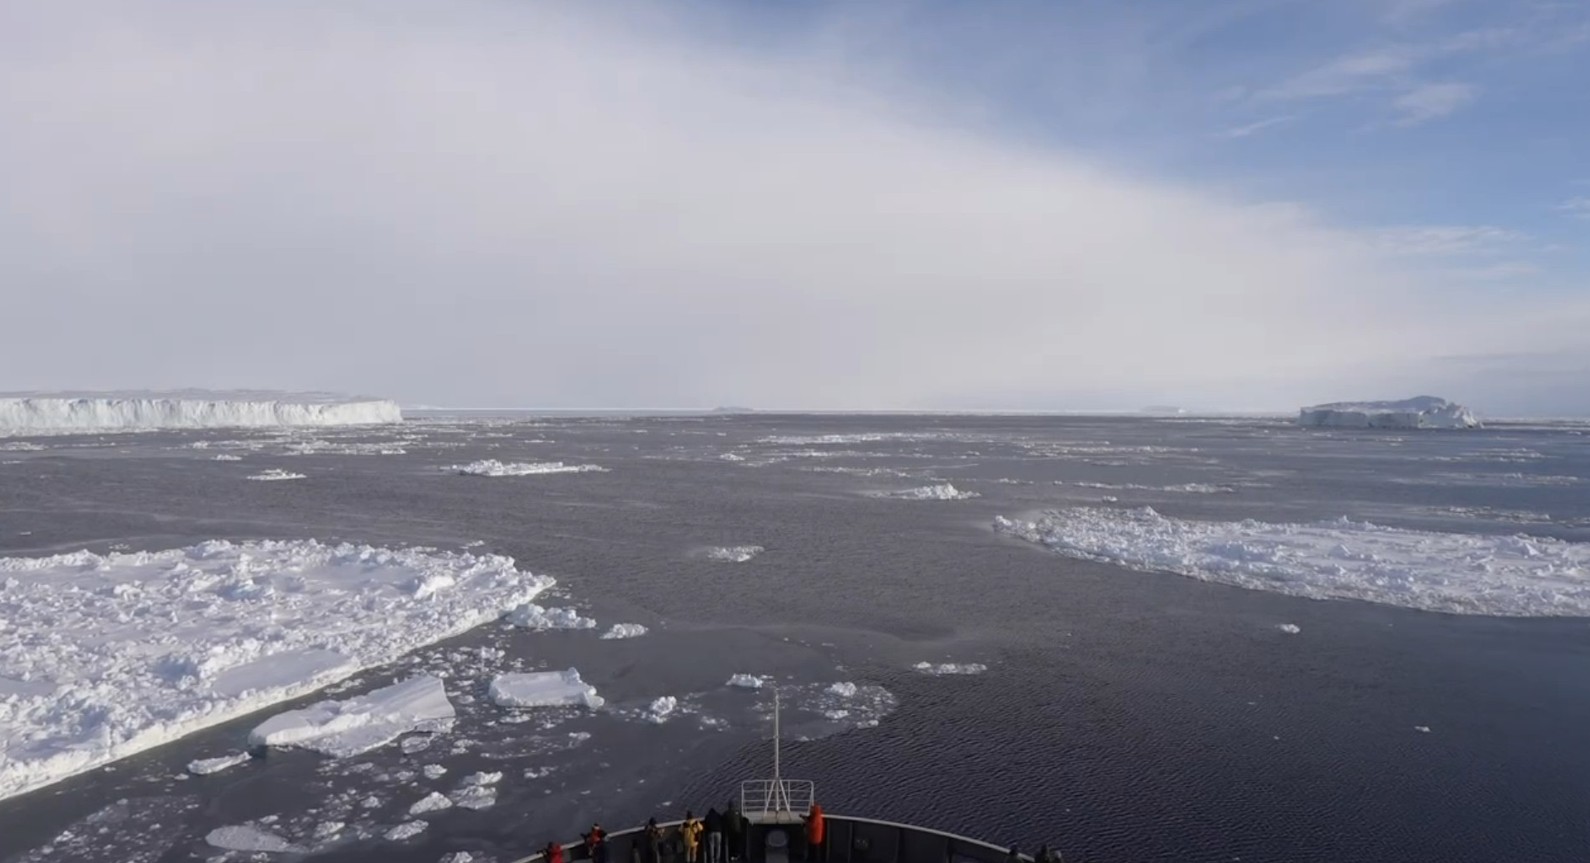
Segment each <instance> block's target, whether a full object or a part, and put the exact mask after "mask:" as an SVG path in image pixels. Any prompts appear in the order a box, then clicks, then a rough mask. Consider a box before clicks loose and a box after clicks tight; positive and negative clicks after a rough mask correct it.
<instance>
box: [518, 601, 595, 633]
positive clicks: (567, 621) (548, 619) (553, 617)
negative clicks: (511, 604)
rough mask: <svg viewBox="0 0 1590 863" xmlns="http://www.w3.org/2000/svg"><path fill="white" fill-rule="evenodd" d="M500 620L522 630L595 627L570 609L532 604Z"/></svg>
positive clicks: (592, 621)
mask: <svg viewBox="0 0 1590 863" xmlns="http://www.w3.org/2000/svg"><path fill="white" fill-rule="evenodd" d="M502 619H503V620H504V621H505V622H507V623H510V624H513V625H514V626H518V627H522V628H524V629H591V628H594V627H595V626H596V621H594V620H592V619H591V618H589V617H581V616H580V613H579V612H577V611H575V610H574V609H572V608H543V607H541V606H539V605H536V604H535V603H533V602H527V603H525V604H524V605H521V606H519V607H518V608H515V609H514V610H512V611H510V612H508V613H507V614H506V615H504V616H503V618H502Z"/></svg>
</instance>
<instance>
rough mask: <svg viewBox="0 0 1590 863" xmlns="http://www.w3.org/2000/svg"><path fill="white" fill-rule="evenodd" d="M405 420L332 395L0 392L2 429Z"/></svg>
mask: <svg viewBox="0 0 1590 863" xmlns="http://www.w3.org/2000/svg"><path fill="white" fill-rule="evenodd" d="M402 420H403V412H402V411H401V410H399V409H398V406H397V403H396V402H391V401H387V400H386V399H374V398H366V397H359V396H338V395H333V394H330V393H282V392H270V391H251V390H249V391H230V392H226V391H212V390H179V391H175V392H141V391H134V392H82V393H6V394H3V395H0V432H25V431H50V432H62V431H67V432H73V431H105V430H132V429H158V428H224V427H229V426H345V425H365V424H373V423H395V422H402Z"/></svg>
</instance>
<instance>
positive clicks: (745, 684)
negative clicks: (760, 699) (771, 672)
mask: <svg viewBox="0 0 1590 863" xmlns="http://www.w3.org/2000/svg"><path fill="white" fill-rule="evenodd" d="M763 682H764V681H763V679H762V678H760V677H758V676H756V675H755V674H735V675H732V676H730V677H729V682H728V684H727V685H728V686H732V687H734V688H736V689H761V688H762V684H763Z"/></svg>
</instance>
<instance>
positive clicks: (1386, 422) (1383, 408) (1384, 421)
mask: <svg viewBox="0 0 1590 863" xmlns="http://www.w3.org/2000/svg"><path fill="white" fill-rule="evenodd" d="M1297 424H1298V425H1300V426H1313V427H1324V428H1389V429H1469V428H1479V427H1480V421H1479V420H1478V419H1476V418H1475V416H1474V413H1473V411H1470V410H1469V409H1468V408H1466V407H1464V406H1462V405H1459V404H1453V403H1452V402H1449V401H1447V400H1446V399H1441V398H1436V397H1435V396H1417V397H1415V398H1411V399H1403V400H1402V401H1394V402H1334V403H1332V404H1326V405H1313V406H1312V407H1306V408H1300V409H1299V410H1298V412H1297Z"/></svg>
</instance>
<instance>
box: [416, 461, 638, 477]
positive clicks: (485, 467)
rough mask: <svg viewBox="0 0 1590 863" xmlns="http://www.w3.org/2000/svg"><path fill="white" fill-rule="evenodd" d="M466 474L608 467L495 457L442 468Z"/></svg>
mask: <svg viewBox="0 0 1590 863" xmlns="http://www.w3.org/2000/svg"><path fill="white" fill-rule="evenodd" d="M442 469H443V470H446V471H451V472H453V473H457V474H463V475H465V476H538V475H540V474H549V473H606V472H607V468H605V467H602V466H601V465H594V464H564V463H563V462H561V461H535V462H506V463H505V462H500V461H497V460H496V459H494V458H491V459H485V460H482V461H472V462H470V463H469V464H454V465H448V466H447V467H445V468H442Z"/></svg>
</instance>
